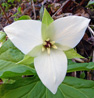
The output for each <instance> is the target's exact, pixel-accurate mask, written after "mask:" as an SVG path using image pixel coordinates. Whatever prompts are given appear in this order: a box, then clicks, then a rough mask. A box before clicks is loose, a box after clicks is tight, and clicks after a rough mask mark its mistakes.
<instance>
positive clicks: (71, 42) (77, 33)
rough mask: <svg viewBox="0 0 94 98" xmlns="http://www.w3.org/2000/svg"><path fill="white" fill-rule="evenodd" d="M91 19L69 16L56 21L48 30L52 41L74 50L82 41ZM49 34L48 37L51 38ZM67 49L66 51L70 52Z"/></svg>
mask: <svg viewBox="0 0 94 98" xmlns="http://www.w3.org/2000/svg"><path fill="white" fill-rule="evenodd" d="M89 21H90V19H87V18H84V17H81V16H68V17H64V18H59V19H57V20H55V21H54V22H53V23H52V24H51V25H50V26H49V28H48V30H47V31H46V32H48V31H49V33H50V35H53V36H52V40H55V41H56V42H57V43H59V44H61V45H63V46H66V47H68V49H69V47H70V48H74V47H75V46H76V45H77V44H78V43H79V41H80V40H81V39H82V37H83V35H84V33H85V30H86V28H87V26H88V23H89ZM49 33H48V36H49ZM68 49H67V48H66V49H65V50H68Z"/></svg>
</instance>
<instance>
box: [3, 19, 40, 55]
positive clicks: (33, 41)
mask: <svg viewBox="0 0 94 98" xmlns="http://www.w3.org/2000/svg"><path fill="white" fill-rule="evenodd" d="M4 30H5V32H6V34H7V35H8V37H9V39H10V40H11V41H12V42H13V44H14V45H15V46H16V47H17V48H18V49H20V50H21V51H22V52H23V53H24V54H27V53H28V52H30V51H31V50H32V49H33V48H34V47H35V46H37V45H40V44H41V43H42V38H41V22H40V21H36V20H20V21H16V22H14V23H12V24H11V25H9V26H6V27H5V28H4Z"/></svg>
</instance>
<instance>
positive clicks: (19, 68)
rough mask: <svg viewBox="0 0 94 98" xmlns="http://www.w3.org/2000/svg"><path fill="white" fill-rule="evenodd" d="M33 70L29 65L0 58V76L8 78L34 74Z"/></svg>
mask: <svg viewBox="0 0 94 98" xmlns="http://www.w3.org/2000/svg"><path fill="white" fill-rule="evenodd" d="M34 74H36V72H35V70H34V69H33V68H32V67H31V66H26V65H23V64H16V63H14V62H11V61H5V60H1V59H0V78H9V77H15V76H22V75H34Z"/></svg>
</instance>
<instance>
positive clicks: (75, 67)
mask: <svg viewBox="0 0 94 98" xmlns="http://www.w3.org/2000/svg"><path fill="white" fill-rule="evenodd" d="M89 70H94V62H89V63H75V62H72V61H71V60H69V64H68V70H67V72H74V71H89Z"/></svg>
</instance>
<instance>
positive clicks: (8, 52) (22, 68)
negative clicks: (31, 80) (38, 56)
mask: <svg viewBox="0 0 94 98" xmlns="http://www.w3.org/2000/svg"><path fill="white" fill-rule="evenodd" d="M23 57H24V54H23V53H22V52H21V51H20V50H18V49H17V48H16V47H15V46H14V45H13V44H12V42H11V41H10V40H8V41H6V42H5V43H4V44H3V45H2V47H1V48H0V77H2V78H4V77H6V78H7V77H14V76H21V75H32V74H34V73H35V70H34V69H33V68H32V65H29V66H27V65H26V62H25V61H29V60H31V59H30V58H29V59H28V58H27V59H25V61H23V63H25V64H23V63H22V64H21V63H20V64H16V63H17V62H19V61H21V60H22V59H23ZM28 63H30V61H29V62H28Z"/></svg>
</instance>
